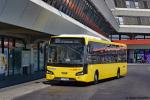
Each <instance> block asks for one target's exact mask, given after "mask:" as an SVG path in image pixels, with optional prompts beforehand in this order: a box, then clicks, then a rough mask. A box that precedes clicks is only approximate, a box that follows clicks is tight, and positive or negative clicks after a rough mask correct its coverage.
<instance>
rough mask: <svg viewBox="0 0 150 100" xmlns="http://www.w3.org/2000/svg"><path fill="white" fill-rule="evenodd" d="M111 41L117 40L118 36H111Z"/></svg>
mask: <svg viewBox="0 0 150 100" xmlns="http://www.w3.org/2000/svg"><path fill="white" fill-rule="evenodd" d="M111 38H112V40H119V35H112V37H111Z"/></svg>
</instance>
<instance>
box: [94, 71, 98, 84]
mask: <svg viewBox="0 0 150 100" xmlns="http://www.w3.org/2000/svg"><path fill="white" fill-rule="evenodd" d="M98 76H99V73H98V71H96V72H95V74H94V84H98V81H99V77H98Z"/></svg>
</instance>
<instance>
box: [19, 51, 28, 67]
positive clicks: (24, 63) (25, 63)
mask: <svg viewBox="0 0 150 100" xmlns="http://www.w3.org/2000/svg"><path fill="white" fill-rule="evenodd" d="M21 62H22V63H21V66H22V67H29V66H30V51H22V61H21Z"/></svg>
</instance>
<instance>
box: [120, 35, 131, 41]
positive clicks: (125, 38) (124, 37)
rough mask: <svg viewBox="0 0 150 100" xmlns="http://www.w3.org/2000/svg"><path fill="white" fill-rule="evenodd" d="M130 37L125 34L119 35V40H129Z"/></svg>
mask: <svg viewBox="0 0 150 100" xmlns="http://www.w3.org/2000/svg"><path fill="white" fill-rule="evenodd" d="M129 39H130V37H129V36H127V35H121V40H129Z"/></svg>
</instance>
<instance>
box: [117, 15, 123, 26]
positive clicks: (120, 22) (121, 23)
mask: <svg viewBox="0 0 150 100" xmlns="http://www.w3.org/2000/svg"><path fill="white" fill-rule="evenodd" d="M118 21H119V24H120V25H124V20H123V17H118Z"/></svg>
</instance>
